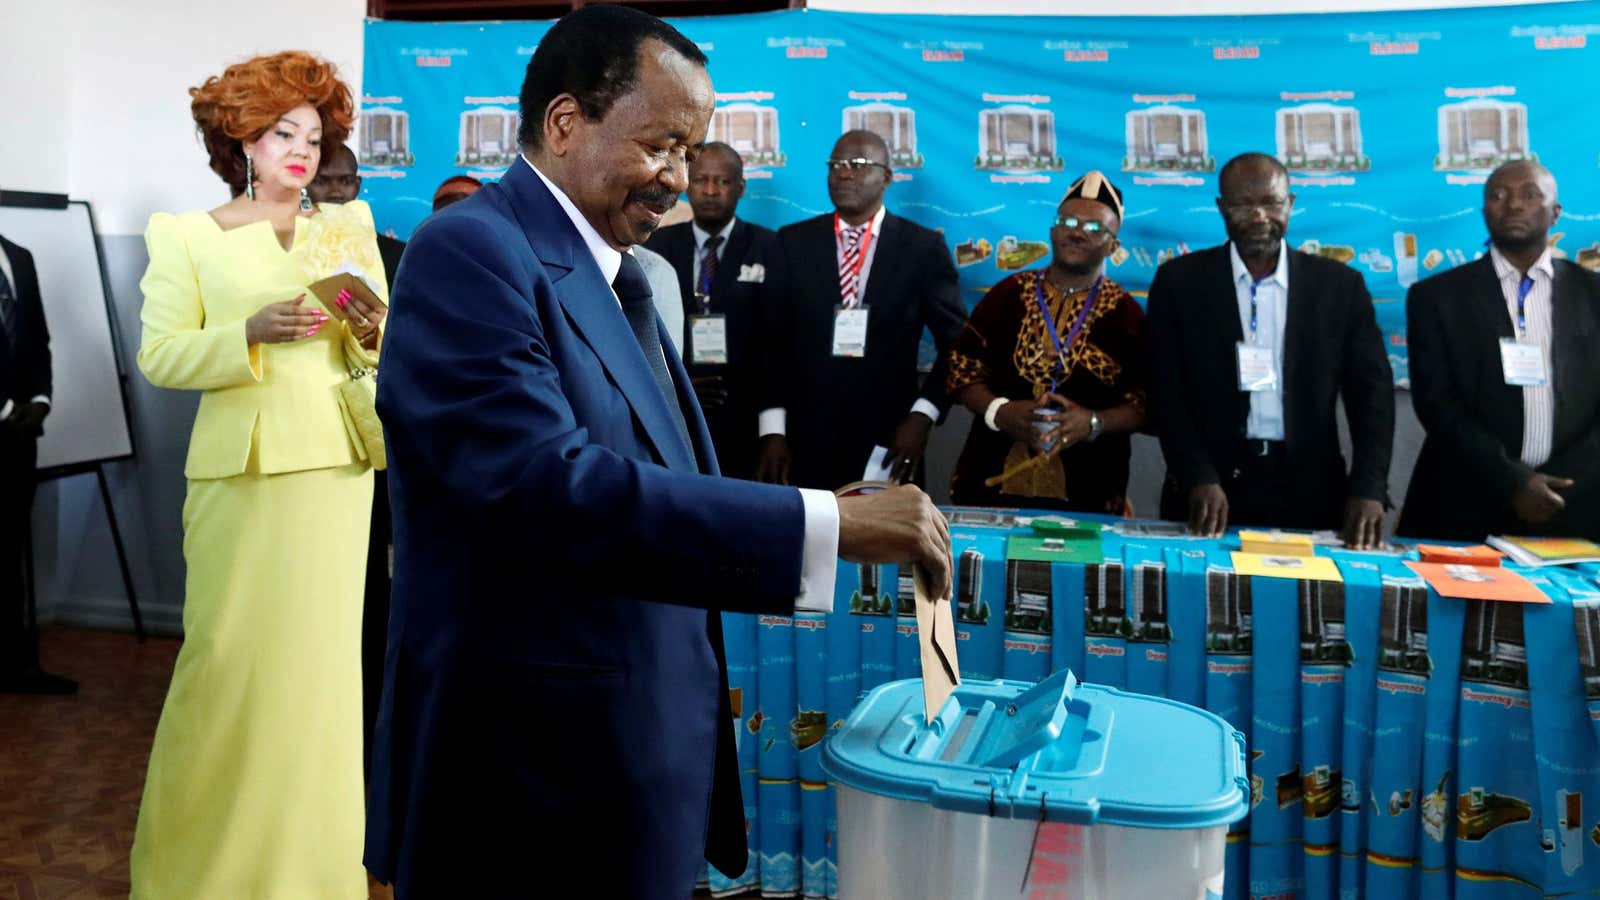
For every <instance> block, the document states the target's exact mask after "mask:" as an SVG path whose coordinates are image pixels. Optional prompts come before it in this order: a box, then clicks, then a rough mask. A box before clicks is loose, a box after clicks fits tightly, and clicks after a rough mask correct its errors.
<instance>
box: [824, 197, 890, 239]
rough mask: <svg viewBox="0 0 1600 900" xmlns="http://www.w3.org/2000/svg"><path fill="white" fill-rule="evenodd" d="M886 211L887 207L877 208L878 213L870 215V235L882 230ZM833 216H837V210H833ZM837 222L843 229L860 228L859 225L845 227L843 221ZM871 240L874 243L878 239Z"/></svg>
mask: <svg viewBox="0 0 1600 900" xmlns="http://www.w3.org/2000/svg"><path fill="white" fill-rule="evenodd" d="M888 211H889V207H887V206H879V207H878V211H877V212H875V213H873V214H872V233H873V234H874V235H876V234H877V233H878V232H880V231H882V230H883V216H884V213H887V212H888ZM833 214H834V215H835V216H837V215H838V214H839V211H838V210H834V213H833ZM838 221H839V224H840V225H841V226H843V227H845V228H851V227H854V228H860V227H861V226H860V225H855V226H850V225H845V223H844V220H843V219H839V220H838ZM872 240H873V241H874V242H876V241H877V240H878V239H877V238H876V237H874V238H873V239H872Z"/></svg>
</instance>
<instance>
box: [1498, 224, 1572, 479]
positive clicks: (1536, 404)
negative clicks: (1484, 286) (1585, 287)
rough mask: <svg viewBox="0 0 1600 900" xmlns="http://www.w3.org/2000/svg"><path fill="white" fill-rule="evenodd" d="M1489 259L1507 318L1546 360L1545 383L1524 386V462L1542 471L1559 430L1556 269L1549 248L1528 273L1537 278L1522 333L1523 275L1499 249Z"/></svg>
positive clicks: (1527, 300) (1525, 306)
mask: <svg viewBox="0 0 1600 900" xmlns="http://www.w3.org/2000/svg"><path fill="white" fill-rule="evenodd" d="M1489 259H1490V260H1491V261H1493V262H1494V274H1495V276H1496V277H1498V278H1499V279H1500V293H1502V294H1504V295H1505V298H1506V315H1507V316H1508V317H1509V318H1510V319H1511V333H1512V334H1514V335H1516V338H1517V340H1519V341H1525V342H1527V343H1530V344H1538V345H1539V350H1540V355H1542V356H1543V357H1544V371H1545V376H1546V377H1545V380H1544V384H1542V385H1538V386H1537V387H1535V386H1532V385H1524V386H1523V388H1522V461H1523V462H1524V463H1526V464H1528V465H1530V466H1533V467H1534V468H1538V467H1539V466H1542V465H1544V464H1545V463H1547V462H1549V461H1550V445H1551V443H1552V441H1554V436H1555V429H1556V396H1555V388H1554V386H1553V385H1552V384H1551V383H1550V378H1549V376H1550V375H1551V374H1552V373H1553V372H1554V371H1555V370H1554V369H1553V368H1552V367H1551V362H1552V360H1551V355H1550V346H1551V326H1550V296H1551V290H1552V288H1553V287H1554V284H1555V277H1556V268H1555V264H1554V263H1552V262H1551V261H1550V250H1549V248H1545V251H1544V253H1542V254H1540V255H1539V261H1538V262H1535V263H1534V264H1533V268H1531V269H1529V270H1528V277H1529V278H1531V279H1533V288H1532V289H1531V290H1529V291H1528V296H1527V297H1526V298H1525V299H1524V300H1523V303H1522V308H1523V318H1525V319H1526V320H1527V323H1528V327H1527V330H1526V331H1521V330H1519V329H1518V328H1517V294H1518V293H1519V291H1520V288H1521V286H1522V273H1521V272H1520V271H1518V270H1517V267H1516V266H1513V265H1512V264H1511V262H1510V261H1509V260H1507V259H1506V258H1505V256H1503V255H1501V253H1500V248H1499V247H1494V246H1491V247H1490V248H1489Z"/></svg>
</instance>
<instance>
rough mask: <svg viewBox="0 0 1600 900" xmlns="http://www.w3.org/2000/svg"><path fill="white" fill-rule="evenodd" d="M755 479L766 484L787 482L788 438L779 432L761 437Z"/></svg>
mask: <svg viewBox="0 0 1600 900" xmlns="http://www.w3.org/2000/svg"><path fill="white" fill-rule="evenodd" d="M756 480H757V481H764V482H766V483H767V484H788V483H789V439H788V438H786V437H784V436H783V435H781V434H769V435H767V436H766V437H763V438H762V439H761V453H760V454H759V456H758V457H757V459H756Z"/></svg>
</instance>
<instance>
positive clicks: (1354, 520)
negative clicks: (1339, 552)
mask: <svg viewBox="0 0 1600 900" xmlns="http://www.w3.org/2000/svg"><path fill="white" fill-rule="evenodd" d="M1382 539H1383V504H1382V503H1380V502H1379V501H1377V500H1368V499H1367V498H1365V497H1351V498H1350V499H1349V500H1346V501H1345V504H1344V545H1345V546H1346V547H1349V548H1350V549H1351V550H1371V549H1372V548H1374V547H1376V546H1378V542H1379V541H1381V540H1382Z"/></svg>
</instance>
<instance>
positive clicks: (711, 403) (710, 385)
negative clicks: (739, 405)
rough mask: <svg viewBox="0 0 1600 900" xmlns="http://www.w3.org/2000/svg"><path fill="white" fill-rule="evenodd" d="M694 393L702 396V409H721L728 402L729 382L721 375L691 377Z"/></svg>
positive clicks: (690, 381)
mask: <svg viewBox="0 0 1600 900" xmlns="http://www.w3.org/2000/svg"><path fill="white" fill-rule="evenodd" d="M689 383H690V384H692V385H694V395H695V396H696V397H699V398H700V408H701V409H721V408H722V407H723V406H724V405H726V404H727V402H728V383H727V381H725V380H724V379H723V377H722V376H721V375H703V376H701V377H699V378H690V379H689Z"/></svg>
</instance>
